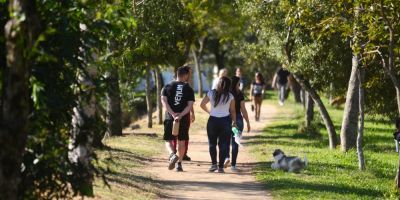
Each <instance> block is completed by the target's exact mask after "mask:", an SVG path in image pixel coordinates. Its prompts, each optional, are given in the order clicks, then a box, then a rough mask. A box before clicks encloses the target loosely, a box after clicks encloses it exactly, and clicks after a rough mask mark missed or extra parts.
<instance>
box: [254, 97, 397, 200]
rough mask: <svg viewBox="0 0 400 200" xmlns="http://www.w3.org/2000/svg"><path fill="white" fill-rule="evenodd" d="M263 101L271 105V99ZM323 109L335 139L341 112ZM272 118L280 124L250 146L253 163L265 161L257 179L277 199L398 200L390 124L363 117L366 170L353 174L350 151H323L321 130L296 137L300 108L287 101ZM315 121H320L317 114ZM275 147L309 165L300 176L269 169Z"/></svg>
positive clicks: (325, 139)
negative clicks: (310, 134)
mask: <svg viewBox="0 0 400 200" xmlns="http://www.w3.org/2000/svg"><path fill="white" fill-rule="evenodd" d="M271 94H272V93H271ZM272 96H274V94H272ZM272 99H274V97H272ZM268 103H274V104H276V102H275V101H274V100H270V101H268ZM328 109H329V113H330V114H331V116H332V118H333V121H334V124H335V126H336V131H337V134H338V135H339V134H340V125H341V118H342V114H343V110H342V109H335V108H332V107H330V106H328ZM315 112H316V113H317V112H318V111H317V110H316V109H315ZM277 115H278V116H279V117H280V118H279V120H275V121H274V122H273V123H272V124H270V125H269V126H268V127H267V128H266V129H265V130H264V132H263V134H261V135H259V137H258V138H256V139H254V146H253V148H252V153H254V154H255V155H256V157H257V158H258V160H259V161H260V162H264V163H265V164H263V165H262V166H260V167H259V168H258V169H257V171H256V174H257V179H258V180H259V181H261V182H263V183H265V184H266V187H267V188H268V189H269V190H270V191H271V193H272V195H273V196H274V197H275V198H276V199H397V196H396V193H395V192H394V177H395V174H396V169H397V159H398V158H397V154H396V152H395V149H394V143H393V139H392V132H393V131H394V129H393V125H392V124H390V122H388V121H385V120H376V119H373V118H371V117H370V116H367V119H366V124H365V127H366V130H365V139H364V151H365V152H364V154H365V159H366V166H367V170H366V171H364V172H362V171H359V170H358V161H357V154H356V151H355V150H351V151H349V152H347V153H342V152H341V151H340V147H339V146H338V147H337V149H336V150H329V149H328V144H329V143H328V136H327V132H326V130H325V127H324V126H321V130H320V132H321V134H322V137H315V138H312V137H310V136H308V135H307V134H300V133H298V131H297V129H298V126H299V124H300V123H301V122H302V120H303V111H302V106H301V105H298V104H295V103H294V101H293V100H292V99H289V101H288V102H286V105H285V106H283V107H278V114H277ZM315 120H316V121H317V122H319V121H321V120H320V116H319V115H318V114H316V116H315ZM276 148H280V149H282V150H283V151H284V152H285V153H286V154H287V155H293V156H294V155H296V156H300V157H304V156H305V155H307V158H308V160H309V166H308V167H307V168H306V169H305V170H304V171H303V172H301V173H300V174H293V173H285V172H282V171H274V170H272V169H271V167H270V165H271V163H272V160H273V157H272V152H273V151H274V149H276Z"/></svg>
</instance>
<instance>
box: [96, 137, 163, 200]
mask: <svg viewBox="0 0 400 200" xmlns="http://www.w3.org/2000/svg"><path fill="white" fill-rule="evenodd" d="M105 144H106V145H107V148H106V149H105V150H99V151H97V152H96V153H97V156H98V160H99V163H98V165H99V166H101V167H103V168H109V169H108V173H107V175H106V177H107V180H108V184H109V185H110V188H109V187H107V186H106V185H105V184H104V183H103V181H102V179H100V178H97V179H96V181H95V187H94V192H95V198H96V199H97V198H99V199H107V200H114V199H115V200H127V199H155V198H157V197H160V196H162V195H161V189H162V188H163V186H162V185H161V183H159V182H157V181H156V180H154V179H153V177H151V175H150V174H149V173H146V172H144V171H143V169H142V167H143V166H144V165H145V163H146V162H148V161H149V158H150V157H151V156H155V155H157V154H159V153H160V152H161V151H162V142H161V140H160V139H159V138H157V137H149V136H135V135H127V136H123V137H114V138H109V139H107V140H106V141H105Z"/></svg>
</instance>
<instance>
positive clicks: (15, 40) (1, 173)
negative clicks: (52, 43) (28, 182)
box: [0, 0, 39, 200]
mask: <svg viewBox="0 0 400 200" xmlns="http://www.w3.org/2000/svg"><path fill="white" fill-rule="evenodd" d="M35 4H36V3H35V1H30V0H10V1H9V10H10V13H12V15H11V18H10V20H9V21H8V22H7V24H6V26H5V29H4V31H5V39H6V41H5V43H6V51H7V57H6V65H7V68H6V69H5V70H4V71H3V74H2V79H3V84H2V89H3V96H2V100H3V101H2V105H1V113H2V116H1V128H0V146H1V151H0V199H7V200H16V199H18V196H19V195H20V194H21V191H19V188H20V182H21V177H20V175H21V163H22V156H23V153H24V151H25V146H26V140H27V137H28V115H29V103H30V97H29V95H30V89H29V76H30V74H29V71H30V69H29V66H30V62H31V61H30V60H29V58H28V56H27V55H28V54H29V52H31V48H32V46H33V44H34V42H35V40H36V37H37V32H36V30H37V29H38V26H39V19H38V16H37V14H36V6H35Z"/></svg>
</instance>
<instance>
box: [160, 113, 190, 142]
mask: <svg viewBox="0 0 400 200" xmlns="http://www.w3.org/2000/svg"><path fill="white" fill-rule="evenodd" d="M173 123H174V121H173V120H172V119H166V120H164V140H174V139H175V136H173V135H172V126H173ZM189 127H190V117H189V115H186V116H184V117H182V119H181V121H180V123H179V134H178V140H189Z"/></svg>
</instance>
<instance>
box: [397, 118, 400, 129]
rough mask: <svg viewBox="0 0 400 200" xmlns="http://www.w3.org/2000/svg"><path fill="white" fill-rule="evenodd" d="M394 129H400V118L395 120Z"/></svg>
mask: <svg viewBox="0 0 400 200" xmlns="http://www.w3.org/2000/svg"><path fill="white" fill-rule="evenodd" d="M396 128H397V129H400V118H396Z"/></svg>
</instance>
